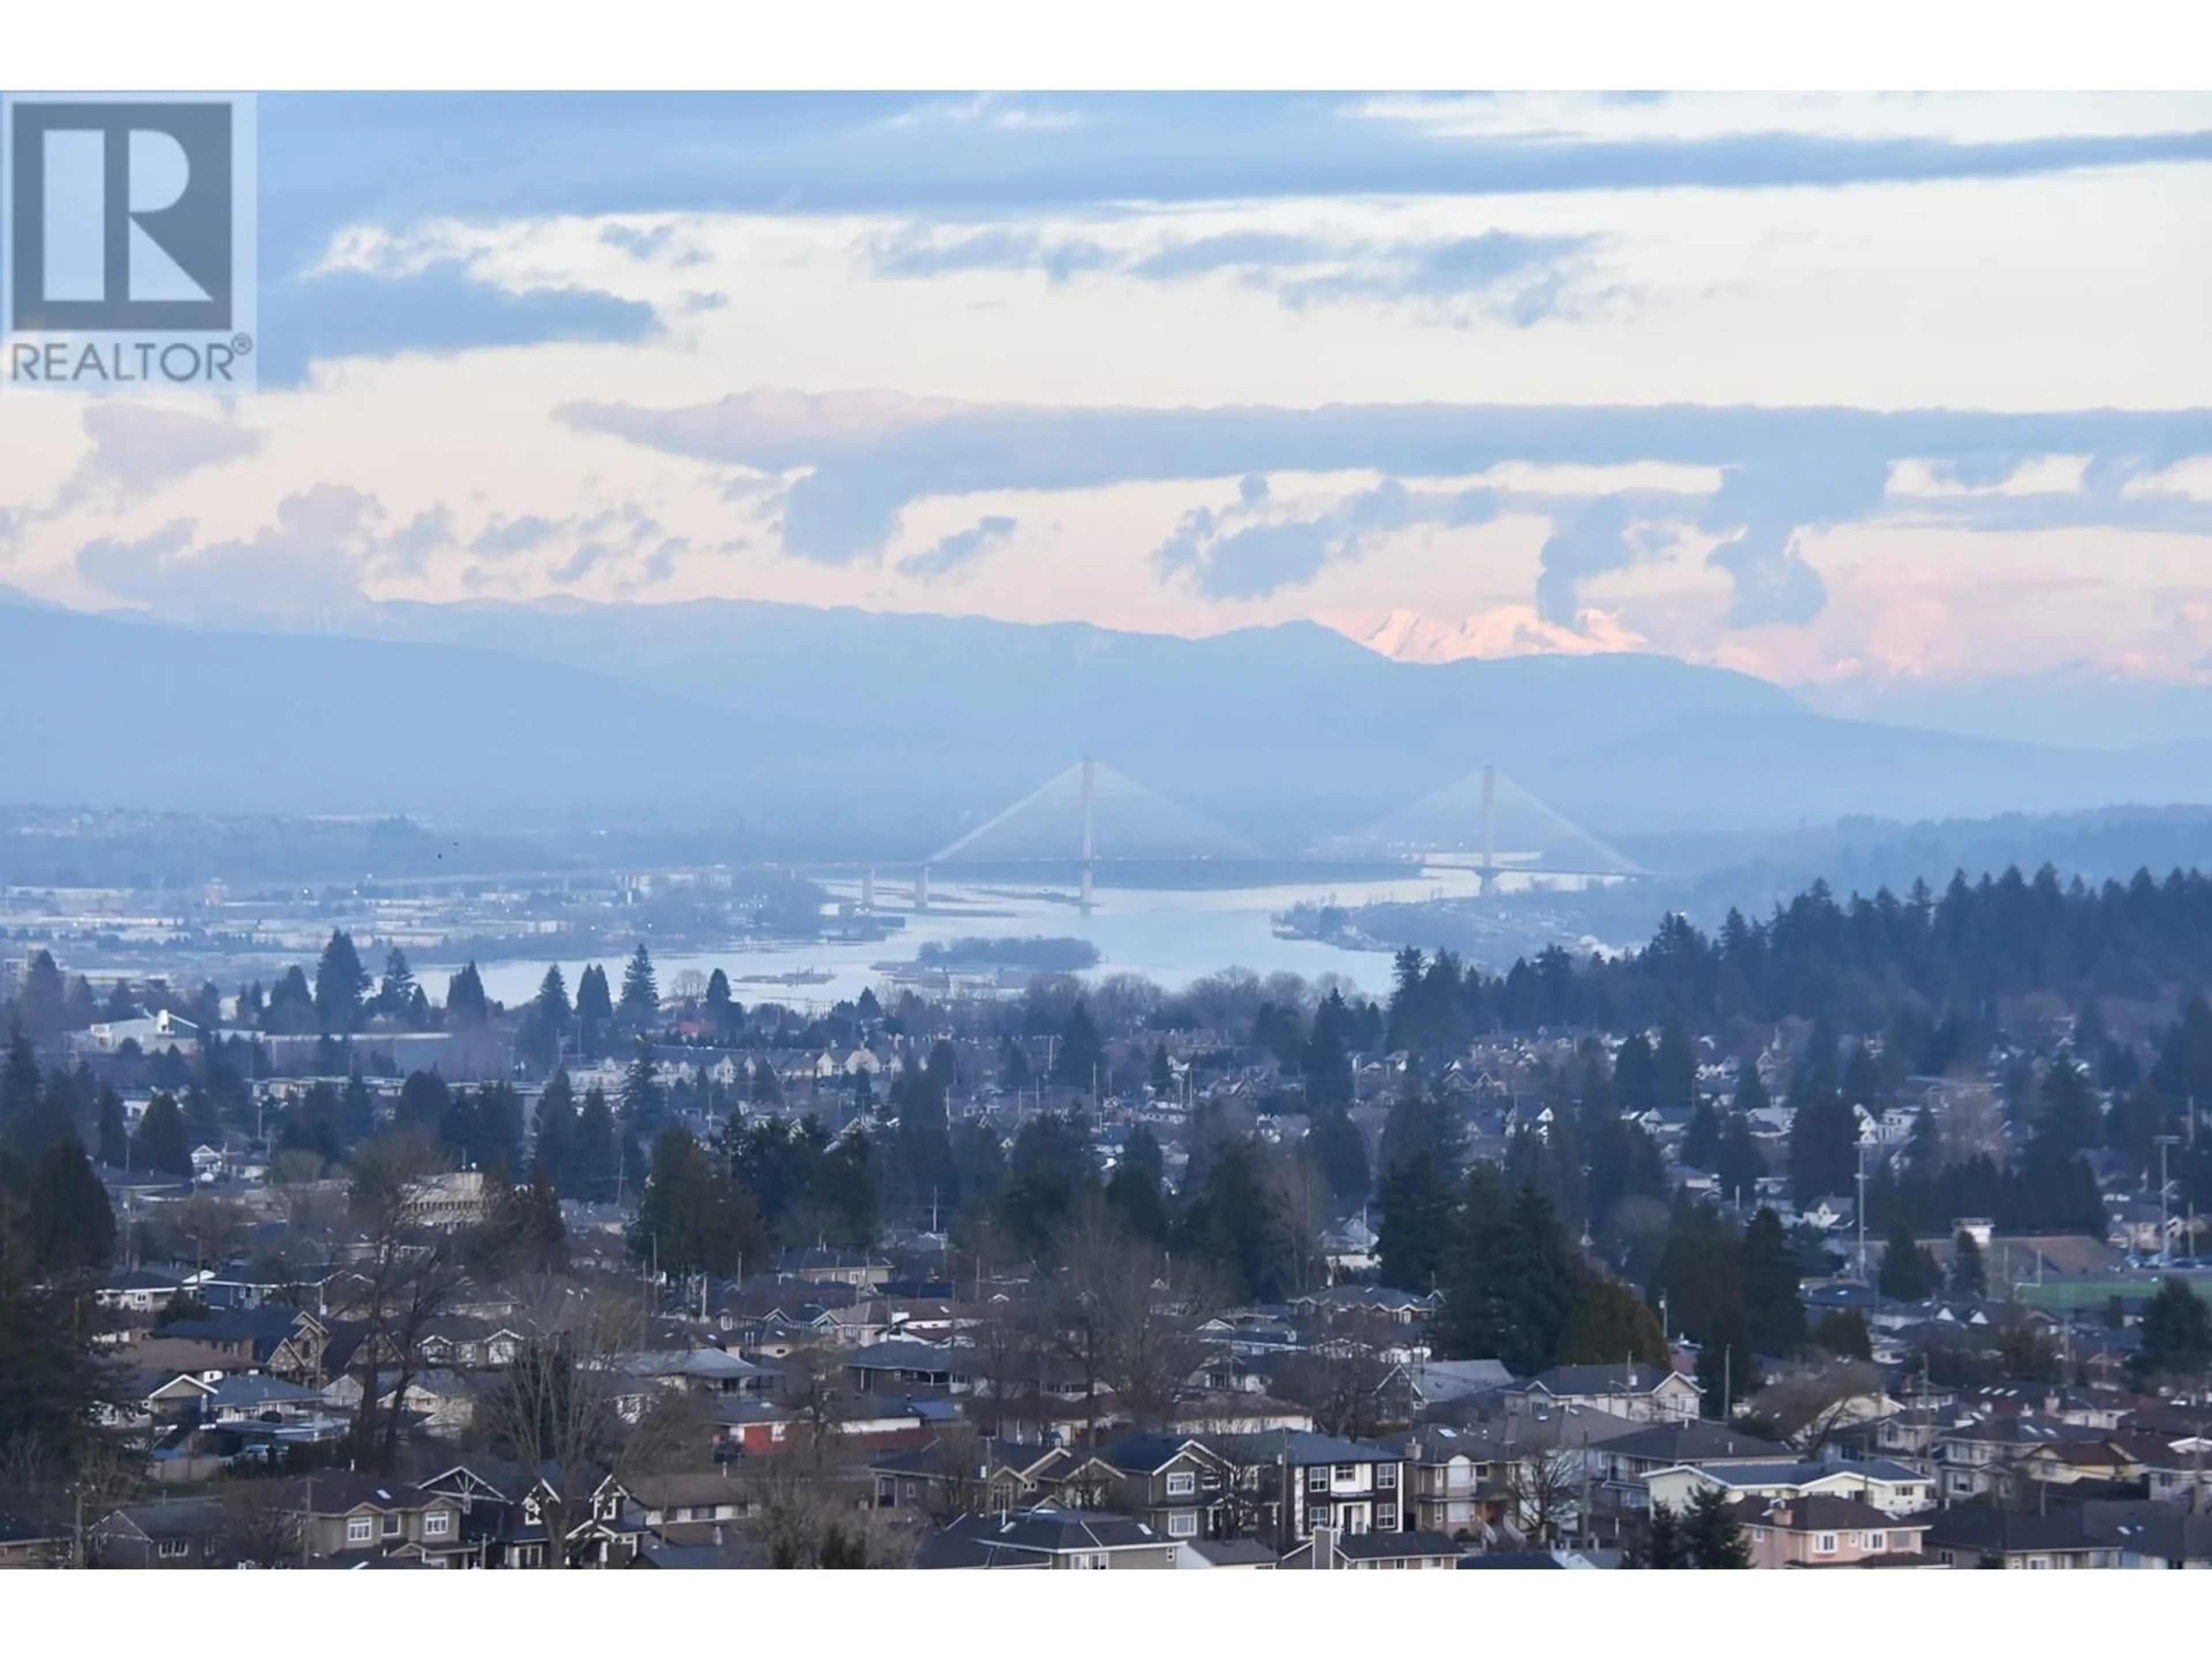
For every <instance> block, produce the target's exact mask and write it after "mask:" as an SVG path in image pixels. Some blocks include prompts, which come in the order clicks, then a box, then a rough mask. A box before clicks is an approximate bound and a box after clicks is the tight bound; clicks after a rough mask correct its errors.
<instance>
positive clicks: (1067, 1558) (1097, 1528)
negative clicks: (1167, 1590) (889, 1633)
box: [914, 1506, 1182, 1572]
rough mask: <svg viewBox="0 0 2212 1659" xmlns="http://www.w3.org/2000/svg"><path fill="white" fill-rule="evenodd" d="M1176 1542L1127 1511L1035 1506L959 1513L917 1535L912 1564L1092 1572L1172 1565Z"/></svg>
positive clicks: (1177, 1549) (939, 1566)
mask: <svg viewBox="0 0 2212 1659" xmlns="http://www.w3.org/2000/svg"><path fill="white" fill-rule="evenodd" d="M1181 1548H1182V1546H1181V1545H1180V1544H1178V1543H1177V1542H1176V1541H1175V1540H1173V1539H1171V1538H1163V1537H1161V1536H1160V1535H1159V1534H1158V1533H1156V1532H1154V1531H1153V1530H1152V1528H1150V1527H1148V1526H1146V1524H1145V1523H1144V1522H1141V1521H1133V1520H1131V1519H1130V1518H1129V1517H1128V1516H1121V1515H1106V1514H1103V1513H1101V1512H1099V1511H1097V1510H1063V1509H1054V1508H1048V1507H1042V1506H1041V1507H1039V1508H1036V1509H1030V1510H1017V1511H1015V1512H1014V1513H1012V1514H1011V1515H964V1516H959V1517H958V1518H957V1519H956V1520H954V1521H952V1522H949V1523H948V1524H946V1525H945V1526H943V1527H940V1528H938V1529H937V1530H936V1531H934V1532H933V1533H931V1534H929V1536H927V1538H925V1539H923V1540H922V1541H921V1545H920V1546H919V1547H917V1548H916V1550H915V1557H914V1565H915V1566H917V1567H938V1568H943V1567H955V1568H957V1567H994V1568H1006V1567H1036V1568H1043V1569H1047V1570H1058V1571H1094V1572H1104V1571H1128V1570H1131V1569H1143V1568H1169V1569H1172V1568H1173V1567H1174V1566H1175V1565H1176V1554H1177V1552H1178V1551H1180V1550H1181Z"/></svg>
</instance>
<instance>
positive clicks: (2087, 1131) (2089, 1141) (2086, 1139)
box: [2036, 1052, 2105, 1158]
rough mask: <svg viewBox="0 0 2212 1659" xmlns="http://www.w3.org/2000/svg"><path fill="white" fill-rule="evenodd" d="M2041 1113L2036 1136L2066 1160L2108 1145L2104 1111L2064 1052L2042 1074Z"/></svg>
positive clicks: (2085, 1077)
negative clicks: (2094, 1147)
mask: <svg viewBox="0 0 2212 1659" xmlns="http://www.w3.org/2000/svg"><path fill="white" fill-rule="evenodd" d="M2042 1101H2043V1105H2042V1110H2041V1114H2040V1115H2039V1117H2038V1119H2037V1121H2036V1136H2037V1139H2039V1140H2041V1141H2042V1142H2043V1143H2044V1145H2045V1146H2048V1147H2050V1148H2051V1151H2052V1152H2056V1153H2057V1154H2058V1155H2059V1156H2061V1157H2063V1158H2072V1157H2074V1156H2075V1155H2076V1154H2077V1153H2080V1152H2087V1150H2089V1149H2090V1148H2091V1147H2093V1146H2103V1145H2104V1144H2105V1133H2104V1130H2105V1123H2104V1112H2103V1109H2102V1108H2100V1106H2099V1105H2098V1103H2097V1096H2096V1092H2095V1091H2094V1090H2093V1089H2092V1088H2091V1087H2090V1086H2089V1079H2088V1078H2087V1075H2086V1074H2085V1073H2083V1072H2082V1070H2081V1067H2080V1066H2076V1065H2075V1063H2074V1057H2073V1055H2072V1054H2070V1053H2065V1052H2062V1053H2061V1054H2059V1055H2058V1057H2057V1059H2056V1060H2052V1061H2051V1066H2050V1069H2049V1070H2047V1071H2045V1073H2044V1074H2043V1090H2042Z"/></svg>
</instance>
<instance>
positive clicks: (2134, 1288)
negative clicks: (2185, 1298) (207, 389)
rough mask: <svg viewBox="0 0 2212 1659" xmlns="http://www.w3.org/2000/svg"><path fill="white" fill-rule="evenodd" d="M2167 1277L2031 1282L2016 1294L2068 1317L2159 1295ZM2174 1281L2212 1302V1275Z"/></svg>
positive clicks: (2187, 1276) (2183, 1275)
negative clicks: (2116, 1300)
mask: <svg viewBox="0 0 2212 1659" xmlns="http://www.w3.org/2000/svg"><path fill="white" fill-rule="evenodd" d="M2163 1276H2164V1275H2161V1274H2159V1273H2114V1274H2112V1275H2111V1276H2109V1277H2106V1278H2100V1279H2047V1280H2045V1282H2044V1283H2043V1284H2040V1285H2038V1284H2036V1283H2035V1282H2034V1281H2033V1280H2030V1281H2029V1282H2028V1283H2027V1284H2025V1285H2015V1286H2014V1287H2013V1291H2012V1293H2013V1295H2014V1297H2016V1298H2017V1299H2018V1300H2020V1301H2021V1302H2025V1303H2027V1304H2028V1306H2030V1307H2032V1308H2041V1309H2044V1310H2046V1311H2048V1312H2051V1313H2068V1312H2071V1311H2073V1310H2076V1309H2080V1308H2098V1307H2102V1306H2103V1305H2104V1304H2106V1303H2107V1302H2109V1301H2111V1300H2112V1297H2116V1296H2124V1297H2148V1296H2153V1295H2155V1294H2156V1293H2157V1291H2158V1285H2159V1280H2160V1278H2161V1277H2163ZM2172 1277H2174V1278H2176V1279H2182V1280H2184V1281H2185V1282H2186V1283H2187V1284H2188V1285H2189V1287H2190V1288H2191V1290H2193V1291H2196V1292H2197V1295H2199V1296H2201V1297H2203V1298H2204V1299H2205V1300H2206V1301H2207V1302H2212V1273H2206V1272H2198V1273H2174V1274H2173V1275H2172Z"/></svg>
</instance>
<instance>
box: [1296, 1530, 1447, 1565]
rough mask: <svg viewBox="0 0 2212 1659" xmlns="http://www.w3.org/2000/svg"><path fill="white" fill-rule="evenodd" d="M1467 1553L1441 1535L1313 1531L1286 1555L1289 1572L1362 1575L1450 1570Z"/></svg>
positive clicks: (1428, 1533) (1433, 1533)
mask: <svg viewBox="0 0 2212 1659" xmlns="http://www.w3.org/2000/svg"><path fill="white" fill-rule="evenodd" d="M1465 1553H1466V1552H1465V1551H1464V1550H1463V1549H1462V1548H1461V1547H1460V1546H1459V1545H1457V1544H1455V1543H1454V1542H1453V1541H1451V1540H1450V1539H1449V1538H1447V1537H1445V1536H1444V1535H1443V1534H1442V1533H1440V1532H1370V1533H1360V1534H1352V1535H1349V1536H1347V1535H1346V1534H1342V1533H1340V1532H1338V1531H1337V1530H1336V1528H1334V1527H1316V1528H1314V1534H1313V1536H1312V1537H1311V1538H1310V1540H1308V1541H1306V1542H1305V1543H1303V1544H1301V1545H1299V1546H1298V1547H1297V1548H1296V1549H1294V1550H1292V1551H1291V1553H1289V1554H1288V1555H1285V1557H1284V1558H1283V1559H1282V1563H1281V1565H1283V1566H1285V1567H1290V1568H1301V1567H1302V1568H1307V1569H1314V1568H1324V1569H1327V1568H1346V1567H1349V1568H1352V1569H1355V1570H1358V1571H1370V1572H1374V1571H1405V1570H1407V1569H1409V1568H1410V1569H1414V1570H1434V1569H1437V1568H1443V1569H1446V1570H1449V1569H1452V1568H1455V1567H1457V1566H1458V1565H1459V1560H1460V1557H1461V1556H1462V1555H1463V1554H1465Z"/></svg>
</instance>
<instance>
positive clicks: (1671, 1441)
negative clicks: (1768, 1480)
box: [1590, 1417, 1790, 1510]
mask: <svg viewBox="0 0 2212 1659" xmlns="http://www.w3.org/2000/svg"><path fill="white" fill-rule="evenodd" d="M1789 1461H1790V1448H1789V1447H1787V1446H1785V1445H1783V1444H1781V1443H1779V1442H1778V1441H1772V1440H1765V1439H1762V1438H1760V1437H1759V1436H1758V1435H1755V1434H1748V1433H1746V1432H1745V1431H1743V1430H1741V1429H1739V1428H1737V1427H1735V1425H1732V1424H1728V1423H1716V1422H1714V1421H1713V1420H1712V1419H1710V1418H1703V1417H1696V1418H1692V1419H1689V1420H1688V1421H1687V1422H1665V1423H1654V1424H1652V1425H1650V1426H1649V1427H1647V1428H1641V1429H1637V1430H1634V1431H1632V1432H1630V1433H1627V1434H1624V1435H1620V1436H1617V1437H1614V1438H1613V1439H1610V1440H1607V1441H1606V1442H1605V1443H1603V1444H1601V1445H1596V1446H1593V1447H1592V1448H1591V1449H1590V1464H1591V1469H1590V1474H1591V1477H1592V1478H1593V1479H1594V1480H1596V1481H1598V1482H1599V1483H1601V1486H1603V1487H1604V1488H1605V1490H1606V1492H1607V1495H1608V1496H1609V1497H1610V1498H1612V1499H1613V1502H1614V1503H1616V1504H1619V1505H1620V1507H1622V1508H1624V1509H1631V1510H1635V1509H1641V1508H1643V1507H1644V1503H1645V1502H1646V1500H1647V1498H1648V1497H1649V1495H1650V1489H1649V1487H1648V1486H1646V1485H1645V1481H1646V1478H1647V1477H1648V1476H1650V1475H1652V1474H1656V1473H1657V1472H1658V1471H1659V1470H1661V1469H1668V1468H1676V1467H1678V1466H1680V1465H1681V1464H1684V1463H1695V1464H1698V1465H1699V1466H1700V1467H1702V1468H1742V1467H1745V1466H1747V1465H1751V1464H1761V1463H1764V1464H1773V1463H1783V1462H1789Z"/></svg>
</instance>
